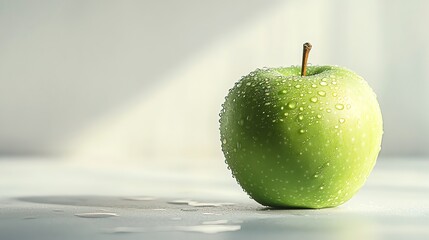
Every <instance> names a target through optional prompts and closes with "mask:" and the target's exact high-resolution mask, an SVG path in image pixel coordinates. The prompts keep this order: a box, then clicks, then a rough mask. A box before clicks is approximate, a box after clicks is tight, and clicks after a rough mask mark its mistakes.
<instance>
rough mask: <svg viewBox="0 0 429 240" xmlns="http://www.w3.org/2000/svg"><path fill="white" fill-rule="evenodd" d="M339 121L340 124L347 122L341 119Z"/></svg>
mask: <svg viewBox="0 0 429 240" xmlns="http://www.w3.org/2000/svg"><path fill="white" fill-rule="evenodd" d="M338 121H339V122H340V123H344V122H345V121H346V120H345V119H344V118H340V119H338Z"/></svg>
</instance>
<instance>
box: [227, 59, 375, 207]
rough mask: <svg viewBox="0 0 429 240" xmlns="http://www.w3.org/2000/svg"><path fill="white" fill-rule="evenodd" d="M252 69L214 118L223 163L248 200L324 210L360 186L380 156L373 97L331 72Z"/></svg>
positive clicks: (339, 71) (352, 78)
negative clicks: (218, 128)
mask: <svg viewBox="0 0 429 240" xmlns="http://www.w3.org/2000/svg"><path fill="white" fill-rule="evenodd" d="M300 71H301V67H294V66H292V67H288V68H264V69H257V70H255V71H253V72H251V73H250V74H249V75H247V76H245V77H243V78H242V79H241V80H240V81H238V82H237V83H236V84H235V86H234V87H233V88H232V89H230V90H229V93H228V95H227V96H226V97H225V103H224V104H223V105H222V106H223V109H222V111H221V113H220V134H221V142H222V150H223V152H224V155H225V162H226V163H227V165H228V168H229V169H231V171H232V175H233V177H234V178H235V179H236V180H237V182H238V183H239V184H240V185H241V187H242V188H243V190H244V191H246V192H247V193H248V194H249V196H250V197H251V198H253V199H254V200H255V201H257V202H259V203H260V204H262V205H265V206H271V207H278V208H326V207H335V206H338V205H340V204H342V203H344V202H346V201H347V200H349V199H350V198H351V197H352V196H353V195H354V194H355V193H356V192H357V191H358V190H359V189H360V188H361V187H362V185H363V184H364V183H365V181H366V179H367V177H368V175H369V174H370V172H371V170H372V169H373V167H374V165H375V162H376V159H377V156H378V153H379V151H380V149H381V147H380V146H381V140H382V135H383V122H382V115H381V111H380V107H379V105H378V102H377V98H376V95H375V93H374V92H373V91H372V89H371V88H370V87H369V85H368V84H367V82H366V81H365V80H364V79H363V78H362V77H360V76H359V75H357V74H355V73H354V72H352V71H350V70H347V69H344V68H341V67H337V66H309V67H308V70H307V76H303V77H302V76H301V75H300Z"/></svg>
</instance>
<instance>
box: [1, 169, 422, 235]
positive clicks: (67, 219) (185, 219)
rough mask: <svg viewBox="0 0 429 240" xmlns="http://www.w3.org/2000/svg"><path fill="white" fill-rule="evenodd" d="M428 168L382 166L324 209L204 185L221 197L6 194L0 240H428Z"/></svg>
mask: <svg viewBox="0 0 429 240" xmlns="http://www.w3.org/2000/svg"><path fill="white" fill-rule="evenodd" d="M428 167H429V162H422V161H407V162H405V161H396V162H391V163H389V164H384V163H381V164H379V165H378V166H377V167H376V169H375V171H374V174H373V176H374V177H373V178H371V179H370V180H369V181H368V183H367V185H365V187H364V188H363V189H362V190H361V191H360V192H359V194H357V195H356V196H355V197H354V198H353V199H352V200H351V201H350V202H348V203H346V204H344V205H342V206H340V207H337V208H330V209H320V210H308V209H307V210H303V209H282V210H280V209H272V208H267V207H263V206H261V205H259V204H257V203H256V202H254V201H252V200H249V199H247V197H246V196H244V197H242V198H240V197H234V196H233V197H231V196H232V195H229V194H228V192H227V190H228V189H226V188H225V184H223V183H222V184H214V183H213V182H203V183H201V184H202V185H203V186H205V185H210V184H212V185H211V190H212V191H213V192H214V193H218V194H217V197H216V198H214V197H205V196H204V194H199V192H200V190H196V191H195V192H193V193H189V192H188V193H186V194H183V193H182V194H177V193H174V194H172V195H174V196H176V197H166V196H165V195H166V194H164V195H162V194H161V193H162V192H158V193H159V194H156V192H148V193H147V194H139V195H123V194H117V193H115V192H114V191H113V190H112V191H111V192H112V193H115V195H107V194H106V192H101V191H100V192H98V193H99V195H95V194H94V195H91V194H87V195H80V194H58V195H54V194H51V195H27V196H22V195H21V196H18V197H13V196H10V197H8V196H2V197H0V239H7V240H14V239H19V240H22V239H35V240H38V239H40V240H42V239H43V240H50V239H73V240H75V239H318V240H320V239H369V240H371V239H429V230H428V229H427V226H429V178H428V176H427V174H426V169H428ZM9 170H10V169H9ZM0 173H1V171H0ZM92 176H95V175H92ZM104 177H105V176H102V177H100V178H99V180H102V179H103V178H104ZM32 184H33V185H32V186H35V184H34V182H33V183H32ZM45 185H46V183H45V182H42V183H40V185H39V186H45ZM112 189H119V188H112ZM230 189H233V188H230ZM65 191H69V192H76V191H79V189H73V188H66V189H65ZM162 191H165V190H162ZM222 191H224V193H222ZM228 191H229V190H228ZM231 191H235V190H231ZM56 192H60V191H56ZM141 192H142V191H140V193H141ZM102 194H104V195H102Z"/></svg>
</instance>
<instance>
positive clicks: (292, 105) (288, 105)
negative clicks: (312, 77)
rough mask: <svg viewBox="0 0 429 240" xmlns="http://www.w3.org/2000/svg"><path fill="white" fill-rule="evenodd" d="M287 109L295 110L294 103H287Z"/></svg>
mask: <svg viewBox="0 0 429 240" xmlns="http://www.w3.org/2000/svg"><path fill="white" fill-rule="evenodd" d="M287 107H288V108H289V109H295V108H296V102H289V103H288V104H287Z"/></svg>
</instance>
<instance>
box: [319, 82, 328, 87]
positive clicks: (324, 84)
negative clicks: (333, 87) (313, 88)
mask: <svg viewBox="0 0 429 240" xmlns="http://www.w3.org/2000/svg"><path fill="white" fill-rule="evenodd" d="M320 85H321V86H326V85H328V83H327V82H320Z"/></svg>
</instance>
